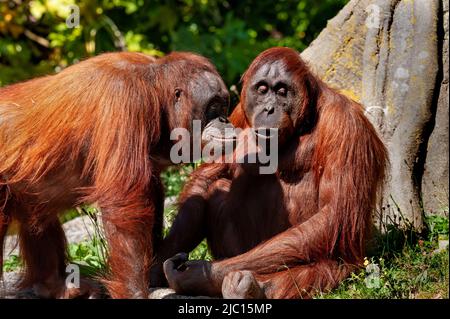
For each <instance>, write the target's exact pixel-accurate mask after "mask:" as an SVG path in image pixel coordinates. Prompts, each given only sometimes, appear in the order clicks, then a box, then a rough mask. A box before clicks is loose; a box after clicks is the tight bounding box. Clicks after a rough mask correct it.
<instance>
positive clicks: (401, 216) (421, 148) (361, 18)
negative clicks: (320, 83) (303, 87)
mask: <svg viewBox="0 0 450 319" xmlns="http://www.w3.org/2000/svg"><path fill="white" fill-rule="evenodd" d="M302 57H303V58H304V59H305V60H307V61H308V62H309V64H310V66H311V68H312V69H313V71H314V72H315V73H316V74H317V75H318V76H319V77H321V78H322V79H323V80H324V81H325V82H327V83H328V84H329V85H330V86H332V87H335V88H337V89H339V90H340V91H341V92H342V93H344V94H346V95H347V96H349V97H350V98H352V99H354V100H356V101H358V102H360V103H362V104H363V105H364V107H365V110H366V115H367V117H368V118H369V119H370V120H371V121H372V123H373V124H374V125H375V127H376V128H377V130H378V132H379V133H380V135H381V136H382V138H383V140H384V142H385V143H386V145H387V147H388V150H389V156H390V174H389V179H388V182H387V185H386V190H385V193H384V196H383V199H382V205H381V207H380V211H379V216H380V217H381V219H380V221H386V219H388V221H389V220H391V219H393V220H396V221H397V222H398V221H400V222H401V223H405V222H409V223H412V224H413V225H414V226H415V227H416V228H421V227H422V225H423V219H422V217H423V212H427V213H439V214H448V200H449V199H448V194H449V193H448V181H449V180H448V178H449V176H448V163H449V161H448V157H449V147H448V114H449V113H448V112H449V105H448V0H352V1H350V2H349V3H348V4H347V5H346V6H345V7H344V8H343V9H342V10H341V12H339V14H338V15H337V16H336V17H335V18H333V19H332V20H330V21H329V23H328V25H327V27H326V29H325V30H323V31H322V33H321V34H320V35H319V37H318V38H317V39H316V40H315V41H314V42H313V43H312V44H311V45H310V47H309V48H308V49H306V50H305V51H304V52H303V53H302Z"/></svg>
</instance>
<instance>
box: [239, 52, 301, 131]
mask: <svg viewBox="0 0 450 319" xmlns="http://www.w3.org/2000/svg"><path fill="white" fill-rule="evenodd" d="M296 103H297V104H296ZM295 105H298V102H297V96H296V90H295V86H294V84H293V80H292V77H291V75H290V74H289V73H288V72H287V71H286V68H285V66H284V62H283V61H280V60H278V61H275V62H273V63H268V64H265V65H263V66H262V67H261V68H259V69H258V71H257V72H256V73H255V75H254V76H253V77H252V81H251V83H249V85H248V86H247V89H246V105H245V112H246V115H247V118H248V119H249V121H250V124H251V126H252V127H254V128H255V130H256V131H257V133H259V134H263V135H267V134H271V133H270V131H269V130H266V129H270V128H276V129H278V130H279V133H280V137H282V136H286V135H289V133H290V132H292V131H293V129H294V119H295V114H293V112H292V111H293V109H294V108H295Z"/></svg>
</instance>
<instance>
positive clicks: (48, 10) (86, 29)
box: [0, 0, 348, 85]
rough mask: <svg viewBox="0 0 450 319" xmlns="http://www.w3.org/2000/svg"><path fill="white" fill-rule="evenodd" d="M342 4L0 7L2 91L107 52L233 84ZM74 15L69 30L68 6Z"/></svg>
mask: <svg viewBox="0 0 450 319" xmlns="http://www.w3.org/2000/svg"><path fill="white" fill-rule="evenodd" d="M347 1H348V0H322V1H315V0H300V1H297V0H295V1H294V0H282V1H276V2H273V1H254V0H249V1H237V0H228V1H218V0H168V1H167V0H164V1H163V0H149V1H144V0H114V1H110V0H84V1H76V0H33V1H27V0H1V1H0V85H5V84H8V83H13V82H18V81H20V80H24V79H28V78H30V77H33V76H36V75H40V74H45V73H51V72H53V71H59V70H60V69H61V68H64V67H66V66H68V65H70V64H72V63H75V62H77V61H79V60H80V59H83V58H85V57H89V56H93V55H96V54H99V53H101V52H105V51H117V50H129V51H140V52H145V53H148V54H153V55H157V56H160V55H163V54H164V53H167V52H169V51H172V50H189V51H194V52H197V53H200V54H203V55H205V56H207V57H209V58H210V59H211V60H212V61H213V62H214V63H215V64H216V65H217V68H218V69H219V71H220V73H221V74H222V75H223V77H224V79H225V81H226V82H227V84H228V85H232V84H236V83H237V82H238V81H239V78H240V76H241V74H242V72H243V71H244V70H245V69H246V67H247V66H248V64H249V62H250V61H251V60H252V59H253V58H254V57H255V56H256V55H257V54H258V53H259V52H260V51H261V50H263V49H265V48H268V47H271V46H277V45H281V46H290V47H293V48H295V49H299V50H302V49H304V48H305V47H306V46H307V45H308V44H309V43H310V42H311V41H312V40H313V39H314V38H315V37H316V36H317V34H318V33H319V32H320V31H321V30H322V29H323V28H324V27H325V25H326V21H327V20H328V19H330V18H331V17H333V16H334V15H335V14H336V13H337V12H338V10H339V9H340V8H342V7H343V5H344V4H345V3H346V2H347ZM73 4H76V5H78V7H79V11H80V24H79V26H78V27H76V28H71V27H69V26H68V25H67V24H66V19H68V18H69V19H70V17H71V14H72V13H73V11H71V8H70V5H73Z"/></svg>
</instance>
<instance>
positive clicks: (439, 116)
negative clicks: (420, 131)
mask: <svg viewBox="0 0 450 319" xmlns="http://www.w3.org/2000/svg"><path fill="white" fill-rule="evenodd" d="M442 11H443V12H442V13H443V14H442V16H443V17H444V18H443V20H441V21H440V27H441V29H440V30H439V31H438V34H439V39H440V40H441V42H440V45H441V46H442V55H441V56H440V59H442V60H441V61H442V65H441V68H442V69H441V71H440V78H439V79H440V80H441V82H440V83H437V86H436V90H439V97H438V101H437V110H435V111H436V121H435V123H434V128H432V129H433V131H432V133H431V137H430V140H429V142H428V150H427V157H426V162H425V171H424V175H423V180H422V196H423V205H424V209H425V212H427V213H433V214H443V213H446V214H447V215H448V206H449V205H448V198H449V189H448V180H449V175H448V165H449V161H448V154H449V148H448V138H449V136H448V118H449V108H448V99H449V96H448V72H449V69H448V64H449V61H448V57H449V52H448V41H449V35H448V21H449V13H448V1H443V7H442ZM436 93H437V92H436Z"/></svg>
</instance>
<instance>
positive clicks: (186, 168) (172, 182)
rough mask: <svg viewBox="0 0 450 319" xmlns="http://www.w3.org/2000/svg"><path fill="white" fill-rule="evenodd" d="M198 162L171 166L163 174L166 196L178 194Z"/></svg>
mask: <svg viewBox="0 0 450 319" xmlns="http://www.w3.org/2000/svg"><path fill="white" fill-rule="evenodd" d="M195 167H196V164H187V165H183V166H179V167H170V168H168V169H167V170H165V171H164V172H162V174H161V180H162V183H163V185H164V192H165V195H166V197H172V196H178V194H180V192H181V190H182V189H183V186H184V183H186V181H187V180H188V178H189V175H190V174H191V173H192V171H193V170H194V168H195Z"/></svg>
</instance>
